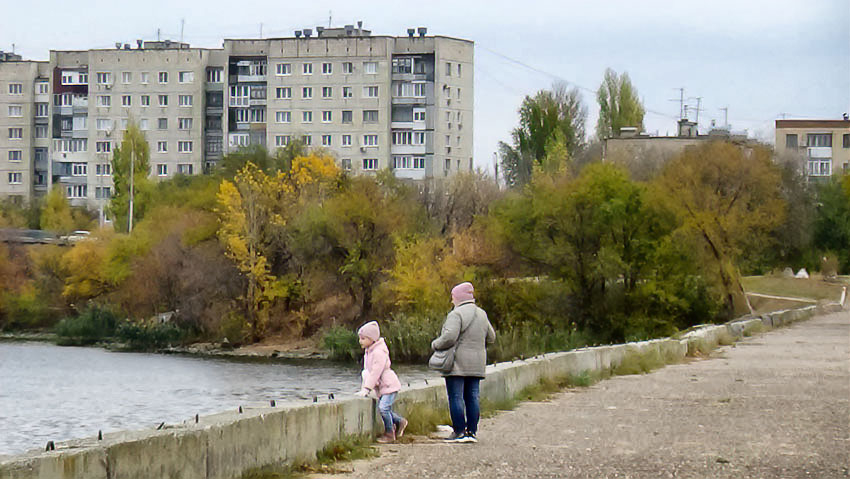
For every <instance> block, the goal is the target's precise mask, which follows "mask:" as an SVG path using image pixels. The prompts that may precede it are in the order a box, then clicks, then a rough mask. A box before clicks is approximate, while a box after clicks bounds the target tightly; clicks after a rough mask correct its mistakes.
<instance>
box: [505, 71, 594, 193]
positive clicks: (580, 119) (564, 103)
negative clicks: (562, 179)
mask: <svg viewBox="0 0 850 479" xmlns="http://www.w3.org/2000/svg"><path fill="white" fill-rule="evenodd" d="M586 119H587V108H586V107H585V106H584V105H583V104H582V101H581V95H580V94H579V92H578V90H576V89H575V88H573V89H570V90H568V89H567V87H566V85H564V84H562V83H556V84H555V85H554V86H553V88H552V89H551V90H540V91H539V92H537V94H536V95H535V96H534V97H530V96H526V97H525V99H524V100H523V102H522V105H521V106H520V108H519V126H518V127H517V128H515V129H514V130H513V132H512V133H511V137H512V144H507V143H504V142H499V156H500V163H501V166H502V171H503V172H504V177H505V179H506V182H507V183H508V185H509V186H518V185H524V184H526V183H528V181H529V180H530V179H531V174H532V171H533V170H534V168H535V167H537V168H542V169H544V170H549V171H552V170H558V169H559V168H562V167H563V166H565V165H566V164H567V163H568V162H569V161H570V159H571V158H572V157H573V156H574V155H575V154H576V153H577V152H578V151H579V150H580V149H581V148H582V147H583V145H584V142H585V121H586Z"/></svg>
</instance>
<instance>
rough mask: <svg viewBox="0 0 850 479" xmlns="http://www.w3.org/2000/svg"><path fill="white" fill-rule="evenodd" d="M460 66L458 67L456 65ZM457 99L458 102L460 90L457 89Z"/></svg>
mask: <svg viewBox="0 0 850 479" xmlns="http://www.w3.org/2000/svg"><path fill="white" fill-rule="evenodd" d="M458 66H460V65H458ZM457 99H458V100H460V88H458V89H457Z"/></svg>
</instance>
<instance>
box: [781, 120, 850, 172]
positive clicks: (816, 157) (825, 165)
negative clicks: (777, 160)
mask: <svg viewBox="0 0 850 479" xmlns="http://www.w3.org/2000/svg"><path fill="white" fill-rule="evenodd" d="M775 148H776V154H777V155H779V156H783V155H799V156H800V157H801V158H802V159H803V161H804V162H805V163H804V165H805V166H804V168H805V172H806V174H807V175H808V176H809V178H812V179H815V178H824V177H829V176H832V175H834V174H838V173H841V172H844V173H850V119H848V117H847V115H846V114H845V115H844V119H843V120H776V146H775Z"/></svg>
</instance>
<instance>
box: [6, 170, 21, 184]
mask: <svg viewBox="0 0 850 479" xmlns="http://www.w3.org/2000/svg"><path fill="white" fill-rule="evenodd" d="M23 182H24V174H23V173H21V172H12V173H9V184H10V185H20V184H21V183H23Z"/></svg>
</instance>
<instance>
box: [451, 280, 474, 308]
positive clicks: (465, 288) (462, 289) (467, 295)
mask: <svg viewBox="0 0 850 479" xmlns="http://www.w3.org/2000/svg"><path fill="white" fill-rule="evenodd" d="M473 291H474V290H473V288H472V283H470V282H466V283H460V284H459V285H457V286H455V287H454V288H452V303H454V304H460V303H463V302H464V301H470V300H472V299H475V298H474V297H473V296H472V293H473Z"/></svg>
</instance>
